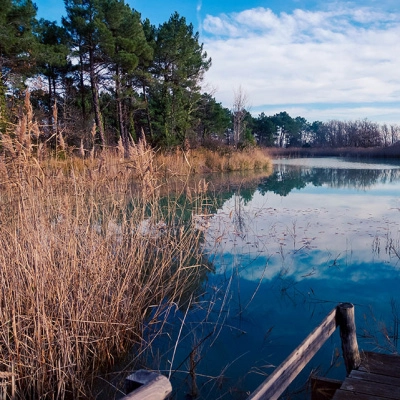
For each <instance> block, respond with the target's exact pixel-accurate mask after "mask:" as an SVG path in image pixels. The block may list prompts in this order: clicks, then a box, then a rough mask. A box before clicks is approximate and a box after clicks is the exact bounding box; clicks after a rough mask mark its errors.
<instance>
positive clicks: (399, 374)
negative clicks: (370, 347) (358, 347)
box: [333, 352, 400, 400]
mask: <svg viewBox="0 0 400 400" xmlns="http://www.w3.org/2000/svg"><path fill="white" fill-rule="evenodd" d="M344 399H347V400H372V399H374V400H381V399H382V400H388V399H397V400H399V399H400V355H387V354H378V353H371V352H364V353H362V354H361V364H360V366H359V367H358V369H354V370H352V371H351V372H350V374H349V375H348V376H347V378H346V379H345V380H344V382H343V383H342V385H341V386H340V389H338V390H336V392H335V394H334V396H333V400H344Z"/></svg>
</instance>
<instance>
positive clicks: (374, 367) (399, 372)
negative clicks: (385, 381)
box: [358, 352, 400, 378]
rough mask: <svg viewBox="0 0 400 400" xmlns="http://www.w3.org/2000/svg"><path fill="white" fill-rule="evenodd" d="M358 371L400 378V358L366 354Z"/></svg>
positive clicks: (391, 355)
mask: <svg viewBox="0 0 400 400" xmlns="http://www.w3.org/2000/svg"><path fill="white" fill-rule="evenodd" d="M358 370H359V371H363V372H371V373H374V374H381V375H388V376H393V377H396V378H400V356H399V355H395V354H379V353H372V352H365V353H364V354H363V357H362V360H361V365H360V367H359V369H358Z"/></svg>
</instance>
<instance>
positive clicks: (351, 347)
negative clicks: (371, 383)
mask: <svg viewBox="0 0 400 400" xmlns="http://www.w3.org/2000/svg"><path fill="white" fill-rule="evenodd" d="M337 327H339V329H340V338H341V341H342V351H343V358H344V362H345V366H346V371H347V373H348V374H349V373H350V371H351V370H353V369H357V368H358V367H359V365H360V353H359V351H358V344H357V336H356V325H355V320H354V306H353V304H351V303H341V304H339V305H338V306H337V307H335V308H334V309H333V310H332V311H331V312H330V313H329V314H328V315H327V317H325V319H324V320H323V321H322V322H321V324H320V325H319V326H318V327H317V328H315V329H314V331H313V332H311V334H310V335H309V336H307V338H306V339H305V340H304V341H303V342H302V343H301V344H300V346H298V347H297V348H296V349H295V350H294V351H293V352H292V353H291V354H290V355H289V356H288V357H287V358H286V360H285V361H284V362H283V363H282V364H281V365H279V366H278V367H277V368H276V369H275V370H274V372H273V373H272V374H271V375H269V376H268V378H267V379H266V380H265V381H264V382H263V383H262V384H261V385H260V386H259V387H258V388H257V389H256V390H255V391H254V392H253V393H252V394H251V395H250V396H249V397H248V399H247V400H261V399H264V400H275V399H278V398H279V396H280V395H281V394H282V393H283V392H284V391H285V389H286V388H287V387H288V386H289V385H290V383H291V382H292V381H293V380H294V379H295V378H296V376H297V375H298V374H299V372H300V371H301V370H302V369H303V368H304V367H305V366H306V364H307V363H308V362H309V361H310V360H311V358H312V357H313V356H314V355H315V354H316V352H317V351H318V350H319V349H320V348H321V347H322V345H323V344H324V343H325V342H326V341H327V340H328V339H329V337H330V336H331V335H332V333H333V332H334V331H335V330H336V328H337ZM127 392H128V393H129V392H130V393H129V394H128V395H126V396H125V397H124V398H123V400H139V399H140V400H144V399H149V400H150V399H151V400H163V399H165V398H167V396H168V395H169V394H170V393H171V392H172V387H171V383H170V381H169V380H168V379H167V378H166V377H165V376H163V375H160V374H157V373H155V372H150V371H144V370H140V371H137V372H136V373H134V374H132V375H131V376H129V377H128V378H127Z"/></svg>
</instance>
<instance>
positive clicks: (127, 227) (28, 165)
mask: <svg viewBox="0 0 400 400" xmlns="http://www.w3.org/2000/svg"><path fill="white" fill-rule="evenodd" d="M140 146H142V147H140ZM14 150H15V152H14V154H11V155H10V152H11V153H12V152H13V149H9V151H8V156H7V157H6V156H5V155H4V153H3V154H2V155H0V213H1V221H0V267H1V268H0V285H1V293H0V343H1V345H0V379H1V380H2V383H3V385H2V389H0V390H2V393H1V395H2V396H3V398H20V399H25V398H40V399H45V398H49V399H53V398H54V399H58V398H74V399H76V398H79V397H81V398H87V397H90V395H89V393H90V382H92V380H93V378H94V377H95V376H96V374H97V373H98V371H99V369H100V368H104V367H107V366H110V365H112V364H113V361H114V357H118V356H119V355H121V354H124V353H125V352H126V351H127V350H129V349H131V348H132V347H133V346H135V345H136V346H141V345H142V343H143V342H142V341H143V329H144V323H150V324H152V323H155V322H158V320H159V318H160V315H161V311H162V310H161V308H157V307H159V306H160V305H161V304H165V306H167V305H168V303H170V302H176V303H178V304H180V303H182V301H183V300H184V296H185V293H186V292H187V291H188V290H189V291H193V288H194V287H196V286H198V284H199V280H200V279H201V277H202V276H203V275H204V273H205V266H204V263H203V260H202V256H201V249H200V235H201V232H199V231H197V230H196V229H194V225H193V224H194V223H193V222H192V221H191V220H190V219H187V218H186V220H184V219H183V218H180V217H179V215H183V214H184V213H182V212H181V211H182V210H180V209H178V205H177V204H176V203H175V202H173V201H166V202H163V203H160V202H159V200H160V198H159V195H158V193H159V190H158V189H157V179H156V178H155V176H154V174H153V173H152V160H153V157H154V154H153V153H152V152H151V151H150V150H149V149H148V148H147V147H146V145H145V144H141V145H139V146H138V147H137V148H136V154H133V155H132V158H131V159H130V160H128V161H127V160H124V159H120V158H118V157H117V156H115V154H114V153H111V152H110V153H107V152H103V154H102V156H101V158H99V159H94V160H82V159H66V160H63V161H57V160H55V159H53V158H48V159H44V160H43V161H41V162H38V161H37V160H36V159H34V158H28V157H26V156H25V155H24V154H23V152H22V151H21V150H20V151H19V152H18V151H17V150H16V149H15V148H14ZM133 151H135V150H133ZM135 182H136V183H135ZM138 182H140V184H138ZM199 191H200V190H199ZM195 192H196V190H195V189H194V190H192V195H193V196H192V202H193V203H192V204H189V205H188V206H190V207H195V205H196V204H198V203H196V202H197V201H198V196H197V195H198V193H195ZM195 197H196V199H195ZM160 204H163V206H161V205H160ZM155 310H159V312H156V311H155ZM150 312H151V314H150ZM149 318H150V321H149Z"/></svg>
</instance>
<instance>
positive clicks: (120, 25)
mask: <svg viewBox="0 0 400 400" xmlns="http://www.w3.org/2000/svg"><path fill="white" fill-rule="evenodd" d="M64 3H65V15H64V16H63V17H62V20H61V24H57V22H54V21H48V20H44V19H40V20H38V19H37V7H36V5H35V4H34V3H33V2H32V0H3V1H2V4H3V5H2V7H1V9H0V35H1V38H2V40H1V41H0V78H1V79H0V135H5V134H8V135H10V136H13V135H15V134H16V132H17V131H18V129H19V130H21V129H23V130H24V131H26V132H27V134H28V135H29V136H30V139H29V140H33V141H36V142H42V143H44V142H45V143H46V144H47V145H49V146H51V147H53V148H54V147H56V146H57V139H58V140H61V141H63V143H64V142H65V143H66V144H67V145H68V146H69V147H70V148H72V149H79V152H80V154H81V155H82V156H84V155H86V154H87V153H88V152H93V151H94V148H97V149H101V148H105V147H114V146H121V147H120V148H122V146H123V147H124V149H125V152H127V151H128V149H129V145H130V143H135V142H137V141H138V140H139V139H140V138H145V139H146V141H147V142H148V143H150V144H151V145H152V146H153V147H154V148H170V147H175V146H179V147H182V148H187V147H189V146H190V147H197V146H199V145H200V146H201V145H203V146H208V145H215V143H226V144H232V145H235V146H238V145H240V146H243V145H244V146H246V145H254V144H258V145H261V146H267V147H268V146H275V147H330V148H338V147H356V148H357V147H359V148H369V147H386V146H390V145H392V144H394V143H395V142H397V141H398V140H399V139H400V127H399V126H397V125H387V124H383V125H379V124H377V123H375V122H371V121H369V120H354V121H339V120H330V121H327V122H321V121H314V122H308V121H307V120H306V119H305V118H303V117H300V116H298V117H295V118H293V117H291V116H290V115H289V114H288V113H287V112H286V111H282V112H280V113H277V114H275V115H271V116H267V115H265V113H261V114H259V115H258V116H253V115H252V114H251V112H250V111H251V110H249V109H247V107H246V102H245V101H244V98H245V96H244V95H243V93H242V91H239V92H236V93H235V94H234V96H233V97H234V98H233V101H232V107H231V108H230V109H229V108H226V107H224V106H223V105H222V104H221V103H219V102H218V101H217V100H216V99H215V97H214V96H213V94H210V93H204V92H202V81H203V78H204V74H205V73H206V72H207V70H208V69H209V68H211V64H212V60H211V58H210V57H209V56H208V55H207V52H206V50H205V49H204V48H203V44H202V43H200V41H199V40H200V37H199V34H198V33H197V32H195V31H194V28H193V25H192V24H190V23H189V24H188V23H187V21H186V19H185V17H183V16H180V15H179V14H178V13H177V12H175V13H173V14H172V15H171V17H170V19H169V20H168V21H166V22H164V23H162V24H160V25H159V26H158V27H156V26H154V25H152V23H151V21H149V20H148V19H146V20H142V19H141V14H140V13H139V11H137V10H134V9H132V8H131V7H130V6H129V5H128V4H126V3H125V2H124V0H64ZM232 89H233V90H234V88H232ZM266 95H267V94H266ZM27 97H28V99H27ZM27 100H28V101H27ZM27 114H28V115H29V118H30V120H29V121H27V120H26V117H24V115H25V116H26V115H27ZM24 118H25V120H24Z"/></svg>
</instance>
